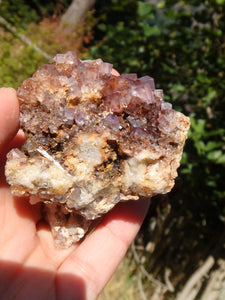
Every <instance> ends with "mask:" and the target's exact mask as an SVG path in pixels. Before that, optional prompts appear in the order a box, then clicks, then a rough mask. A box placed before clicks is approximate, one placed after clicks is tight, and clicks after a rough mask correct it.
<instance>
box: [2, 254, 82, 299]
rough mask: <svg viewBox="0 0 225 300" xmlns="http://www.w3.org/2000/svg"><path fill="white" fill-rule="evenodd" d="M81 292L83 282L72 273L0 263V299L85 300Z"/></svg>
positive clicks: (8, 262) (6, 262) (7, 262)
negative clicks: (58, 272)
mask: <svg viewBox="0 0 225 300" xmlns="http://www.w3.org/2000/svg"><path fill="white" fill-rule="evenodd" d="M15 255H16V253H15ZM85 290H86V288H85V283H84V281H83V279H81V278H79V277H77V276H74V275H72V274H66V273H65V274H57V275H56V274H55V273H54V272H51V271H46V270H43V269H39V268H33V267H24V266H23V265H22V264H18V263H13V262H10V261H0V299H1V300H9V299H16V300H25V299H29V300H40V299H41V300H53V299H57V300H70V299H71V300H72V299H73V300H85V299H86V292H85Z"/></svg>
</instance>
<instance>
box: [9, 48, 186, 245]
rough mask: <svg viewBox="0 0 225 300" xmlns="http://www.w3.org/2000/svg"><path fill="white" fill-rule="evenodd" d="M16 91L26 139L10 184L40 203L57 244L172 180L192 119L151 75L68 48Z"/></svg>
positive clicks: (13, 161)
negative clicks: (124, 70)
mask: <svg viewBox="0 0 225 300" xmlns="http://www.w3.org/2000/svg"><path fill="white" fill-rule="evenodd" d="M17 94H18V99H19V102H20V124H21V128H22V129H23V130H24V132H25V134H26V136H27V141H26V142H25V144H24V146H23V147H22V150H21V151H20V150H19V149H13V150H11V151H10V152H9V153H8V159H7V164H6V170H5V173H6V177H7V181H8V183H9V184H10V185H11V190H12V193H13V194H14V195H16V196H27V195H30V203H31V204H35V203H37V202H39V201H41V202H42V203H43V205H42V207H43V212H44V215H45V217H46V218H47V220H48V222H49V224H50V226H51V229H52V233H53V237H54V239H55V242H56V245H57V246H59V247H69V246H70V245H71V244H72V243H74V242H76V241H78V240H79V239H80V238H82V237H83V236H84V235H85V233H86V231H87V229H88V227H89V225H90V223H91V221H92V220H94V219H96V218H98V217H100V216H102V215H103V214H105V213H107V212H108V211H109V210H110V209H112V208H113V207H114V206H115V205H116V204H117V203H118V202H119V201H125V200H130V199H133V200H138V199H139V197H152V196H154V195H156V194H161V193H167V192H169V191H170V190H171V188H172V187H173V185H174V178H175V177H176V176H177V171H176V170H177V168H178V166H179V163H180V159H181V155H182V150H183V146H184V142H185V139H186V137H187V131H188V129H189V125H190V124H189V119H188V117H186V116H184V115H183V114H182V113H180V112H176V111H174V110H173V109H172V105H171V104H170V103H167V102H164V100H163V91H162V90H159V89H155V84H154V80H153V78H151V77H149V76H144V77H141V78H137V76H136V74H122V75H121V76H115V75H112V65H111V64H109V63H105V62H103V61H102V60H101V59H97V60H93V61H91V60H84V61H81V60H79V59H78V58H77V56H76V54H75V53H74V52H72V51H69V52H67V53H66V54H57V55H56V57H55V58H54V62H53V63H49V64H46V65H44V66H42V67H40V68H39V69H38V71H37V72H36V73H35V74H34V75H33V77H32V78H29V79H27V80H25V81H24V82H23V83H22V84H21V85H20V87H19V88H18V91H17Z"/></svg>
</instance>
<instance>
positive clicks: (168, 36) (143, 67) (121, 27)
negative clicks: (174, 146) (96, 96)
mask: <svg viewBox="0 0 225 300" xmlns="http://www.w3.org/2000/svg"><path fill="white" fill-rule="evenodd" d="M103 2H104V1H101V0H99V1H98V2H97V3H98V7H97V9H96V11H97V12H98V15H97V17H98V18H100V20H101V22H100V23H99V24H98V25H97V27H96V29H95V30H96V35H95V36H96V39H95V42H94V44H93V45H92V47H91V48H90V51H89V53H90V55H91V56H92V57H96V58H97V57H102V58H103V59H104V60H106V61H110V62H113V63H114V66H115V67H116V68H117V69H118V70H119V71H120V72H136V73H138V74H139V75H140V76H143V75H146V74H148V75H150V76H153V77H154V78H155V81H156V85H157V86H158V87H161V88H163V89H164V92H165V94H166V96H165V98H166V100H168V101H170V102H172V103H173V105H174V107H175V108H176V109H177V110H180V111H182V112H184V113H186V114H187V115H190V117H191V121H192V125H191V130H190V133H189V140H188V142H187V146H186V148H185V153H184V158H183V165H182V168H181V170H180V172H181V177H180V179H179V181H182V182H185V186H186V189H185V190H184V191H182V197H184V198H185V197H188V198H190V197H189V194H190V188H192V191H193V201H199V199H196V198H197V197H198V195H199V193H200V194H201V196H202V197H203V198H204V193H205V191H206V193H207V195H205V196H206V197H207V198H209V197H210V199H211V201H214V200H215V201H217V199H218V195H220V197H224V193H223V184H222V179H223V174H224V171H225V170H224V166H225V161H224V158H225V140H224V131H225V130H224V128H225V121H224V120H225V119H224V110H225V82H224V80H223V78H224V70H225V52H224V47H225V37H224V35H223V34H222V29H223V28H225V7H224V6H223V5H222V4H223V2H224V1H215V2H214V5H211V3H209V2H208V1H202V2H201V4H200V3H199V1H191V2H190V1H169V0H167V1H159V2H158V3H157V5H152V4H151V3H149V2H147V1H143V0H142V1H134V0H132V1H119V0H110V1H108V2H107V4H106V3H105V2H104V4H103ZM197 178H198V179H197ZM194 180H196V182H195V181H194ZM209 186H210V187H212V186H213V188H211V189H210V191H209V190H208V187H209ZM199 189H201V191H199ZM189 201H190V200H189ZM191 202H192V201H191ZM202 202H204V199H202ZM224 206H225V203H224Z"/></svg>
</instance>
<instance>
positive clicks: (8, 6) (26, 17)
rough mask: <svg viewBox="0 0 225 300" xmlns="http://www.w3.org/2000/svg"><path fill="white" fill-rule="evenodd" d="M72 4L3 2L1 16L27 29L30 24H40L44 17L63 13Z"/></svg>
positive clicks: (22, 0)
mask: <svg viewBox="0 0 225 300" xmlns="http://www.w3.org/2000/svg"><path fill="white" fill-rule="evenodd" d="M70 2H71V1H70V0H66V1H63V0H51V1H44V0H40V1H39V0H31V1H29V0H20V1H14V0H7V1H6V0H5V1H4V0H3V1H2V3H1V5H0V15H1V16H2V17H3V18H5V19H6V20H7V21H8V22H10V23H11V24H13V25H14V26H16V27H17V26H19V27H20V29H22V28H23V29H25V28H26V27H27V25H28V24H29V23H30V22H38V21H40V20H41V19H42V18H43V17H44V16H50V15H52V14H53V13H58V12H61V11H63V10H64V9H65V8H67V7H68V5H69V4H70Z"/></svg>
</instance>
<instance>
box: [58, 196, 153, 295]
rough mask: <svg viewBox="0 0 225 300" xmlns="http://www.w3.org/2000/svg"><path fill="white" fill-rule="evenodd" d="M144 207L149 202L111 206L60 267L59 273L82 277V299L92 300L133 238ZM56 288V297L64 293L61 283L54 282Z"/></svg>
mask: <svg viewBox="0 0 225 300" xmlns="http://www.w3.org/2000/svg"><path fill="white" fill-rule="evenodd" d="M148 206H149V201H148V200H146V199H144V200H139V201H129V202H127V203H123V204H120V205H118V206H117V207H115V209H114V210H112V211H111V212H110V213H109V214H108V215H106V217H105V218H104V220H103V222H102V223H101V224H100V225H99V226H98V227H97V228H96V230H95V231H94V232H93V233H92V234H90V236H88V237H87V238H86V240H84V242H83V243H81V245H80V246H79V247H78V248H77V249H76V250H75V251H74V252H73V253H72V254H71V255H70V256H69V257H68V258H67V260H66V261H65V262H64V263H63V264H62V265H61V267H60V269H59V274H61V275H62V274H63V273H67V274H73V275H74V276H78V277H79V278H83V279H84V280H85V282H86V287H87V290H86V293H87V297H86V299H96V297H97V295H98V294H99V293H100V292H101V291H102V289H103V288H104V286H105V285H106V283H107V282H108V281H109V279H110V278H111V276H112V274H113V273H114V272H115V270H116V268H117V267H118V265H119V263H120V262H121V260H122V259H123V257H124V255H125V253H126V251H127V249H128V247H129V245H130V243H131V242H132V240H133V239H134V238H135V236H136V234H137V232H138V230H139V228H140V226H141V224H142V222H143V220H144V217H145V215H146V213H147V210H148ZM57 287H58V292H59V294H60V293H63V292H65V291H64V289H65V287H64V286H63V284H62V282H60V281H58V282H57ZM70 292H71V299H72V294H73V293H74V294H75V291H73V290H72V289H71V291H70ZM59 299H60V297H59ZM68 299H70V298H68Z"/></svg>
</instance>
